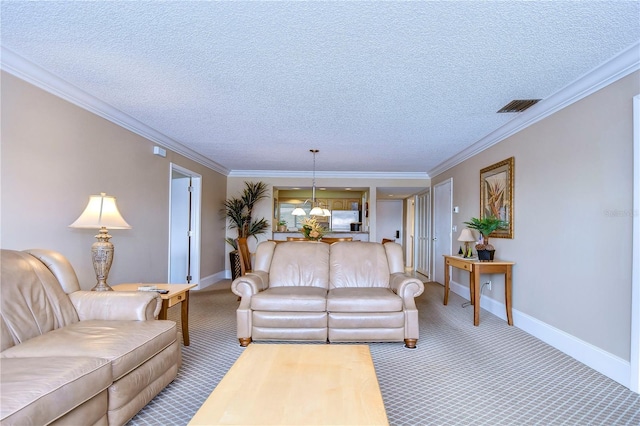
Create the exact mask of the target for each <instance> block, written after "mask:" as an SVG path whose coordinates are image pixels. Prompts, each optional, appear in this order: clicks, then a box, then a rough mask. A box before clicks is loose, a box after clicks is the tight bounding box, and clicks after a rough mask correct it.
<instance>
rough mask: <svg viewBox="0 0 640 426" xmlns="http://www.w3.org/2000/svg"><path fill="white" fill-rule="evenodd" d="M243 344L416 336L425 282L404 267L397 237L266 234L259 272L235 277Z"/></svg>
mask: <svg viewBox="0 0 640 426" xmlns="http://www.w3.org/2000/svg"><path fill="white" fill-rule="evenodd" d="M231 289H232V291H233V292H234V293H235V294H237V295H238V296H241V301H240V306H239V307H238V310H237V322H238V339H239V340H240V345H241V346H247V345H248V344H249V343H250V342H251V341H252V340H297V341H304V340H307V341H329V342H395V341H400V342H401V341H404V342H405V345H406V346H407V347H409V348H414V347H415V345H416V342H417V340H418V311H417V309H416V305H415V300H414V299H415V297H417V296H419V295H420V294H422V292H423V291H424V284H423V283H422V281H420V280H419V279H417V278H412V277H409V276H408V275H406V274H405V273H404V262H403V253H402V247H401V246H400V245H399V244H396V243H386V244H384V245H382V244H379V243H373V242H361V241H353V242H337V243H333V244H331V245H329V244H325V243H322V242H312V241H292V242H283V243H279V244H276V243H275V242H273V241H265V242H262V243H260V244H259V245H258V248H257V250H256V256H255V262H254V266H253V272H251V273H249V274H247V275H244V276H242V277H239V278H237V279H235V280H234V281H233V283H232V284H231Z"/></svg>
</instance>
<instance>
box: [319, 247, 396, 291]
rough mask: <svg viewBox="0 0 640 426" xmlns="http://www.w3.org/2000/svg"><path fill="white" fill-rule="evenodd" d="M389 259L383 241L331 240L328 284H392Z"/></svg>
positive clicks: (348, 285)
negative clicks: (336, 241)
mask: <svg viewBox="0 0 640 426" xmlns="http://www.w3.org/2000/svg"><path fill="white" fill-rule="evenodd" d="M389 276H390V274H389V263H388V260H387V254H386V252H385V249H384V247H383V246H382V244H379V243H369V242H364V241H353V242H350V241H345V242H338V243H333V244H331V253H330V255H329V288H330V289H334V288H342V287H389Z"/></svg>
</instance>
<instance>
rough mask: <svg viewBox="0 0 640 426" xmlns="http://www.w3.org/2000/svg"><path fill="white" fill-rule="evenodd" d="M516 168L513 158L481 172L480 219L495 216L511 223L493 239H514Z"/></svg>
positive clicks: (495, 233)
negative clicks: (514, 178)
mask: <svg viewBox="0 0 640 426" xmlns="http://www.w3.org/2000/svg"><path fill="white" fill-rule="evenodd" d="M514 166H515V159H514V157H511V158H507V159H506V160H503V161H500V162H499V163H496V164H493V165H491V166H489V167H485V168H484V169H482V170H480V219H483V218H485V217H488V216H495V217H498V218H500V219H502V220H504V221H506V222H508V223H509V226H508V227H507V228H506V229H498V230H496V231H494V232H493V233H492V234H491V237H495V238H513V174H514Z"/></svg>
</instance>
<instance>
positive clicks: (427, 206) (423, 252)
mask: <svg viewBox="0 0 640 426" xmlns="http://www.w3.org/2000/svg"><path fill="white" fill-rule="evenodd" d="M430 210H431V191H427V192H425V193H422V194H418V195H416V197H415V219H414V220H415V265H416V271H418V272H419V273H421V274H422V275H424V276H426V277H428V278H431V268H429V265H430V250H429V247H430V246H431V245H430V244H429V228H430V225H431V220H430V219H431V214H430Z"/></svg>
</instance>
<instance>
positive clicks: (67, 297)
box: [0, 250, 181, 425]
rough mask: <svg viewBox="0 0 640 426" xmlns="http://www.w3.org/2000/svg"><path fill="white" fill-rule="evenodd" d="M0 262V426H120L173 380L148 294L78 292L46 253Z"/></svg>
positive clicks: (171, 349)
mask: <svg viewBox="0 0 640 426" xmlns="http://www.w3.org/2000/svg"><path fill="white" fill-rule="evenodd" d="M0 256H1V259H0V261H1V265H2V266H1V271H0V274H1V275H0V283H1V284H0V286H1V288H0V333H1V334H0V338H1V340H0V350H1V352H0V389H1V392H0V424H2V425H46V424H67V425H122V424H124V423H126V422H127V421H129V419H131V418H132V417H133V416H134V415H135V414H136V413H137V412H138V411H139V410H140V409H141V408H142V407H144V406H145V405H146V404H147V403H148V402H149V401H150V400H151V399H152V398H153V397H154V396H155V395H156V394H158V392H160V391H161V390H162V389H163V388H164V387H165V386H166V385H167V384H168V383H170V382H171V381H172V380H173V379H174V378H175V377H176V374H177V372H178V368H179V366H180V360H181V357H180V346H179V341H178V339H177V330H176V324H175V322H173V321H158V320H155V319H154V318H155V316H157V314H158V312H159V308H160V303H159V302H160V300H159V297H158V295H157V294H156V293H142V292H130V293H125V292H89V291H81V290H80V286H79V284H78V279H77V277H76V274H75V272H74V271H73V268H72V267H71V264H70V263H69V262H68V261H67V260H66V259H65V258H64V257H63V256H62V255H60V254H59V253H56V252H52V251H48V250H29V251H26V252H21V251H11V250H2V252H1V253H0Z"/></svg>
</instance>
